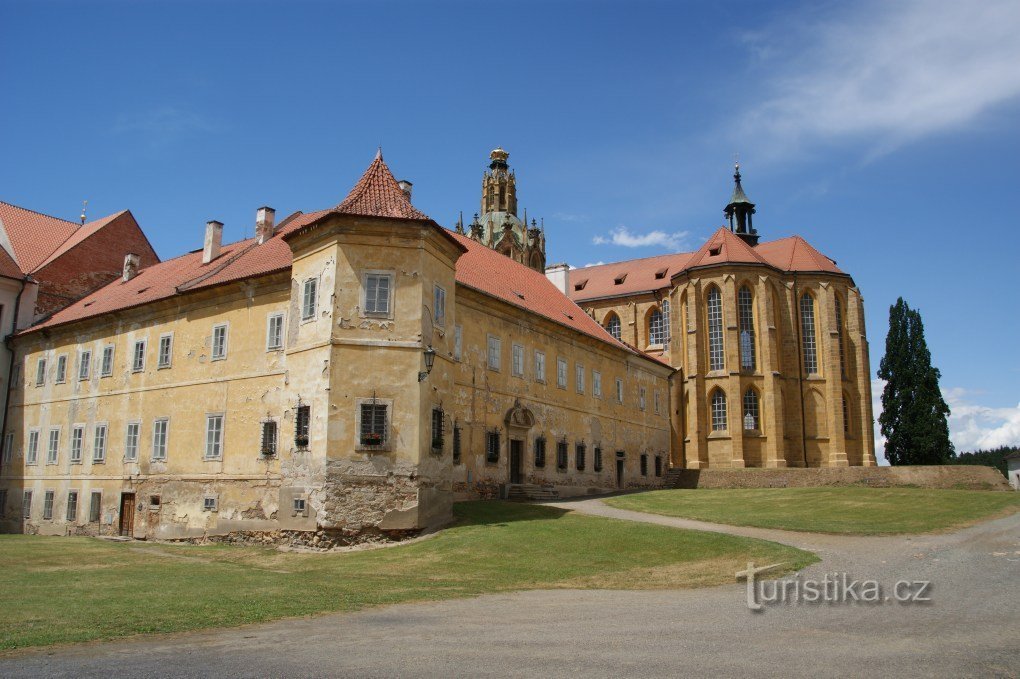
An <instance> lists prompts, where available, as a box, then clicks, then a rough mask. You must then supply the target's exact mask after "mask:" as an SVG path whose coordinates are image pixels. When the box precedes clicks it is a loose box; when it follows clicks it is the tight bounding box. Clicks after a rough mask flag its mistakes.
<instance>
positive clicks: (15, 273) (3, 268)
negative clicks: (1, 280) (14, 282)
mask: <svg viewBox="0 0 1020 679" xmlns="http://www.w3.org/2000/svg"><path fill="white" fill-rule="evenodd" d="M0 276H6V277H7V278H17V279H21V278H22V277H23V276H24V274H22V273H21V269H19V268H18V263H17V262H15V261H14V258H13V257H11V253H9V252H7V250H6V249H4V248H2V247H0Z"/></svg>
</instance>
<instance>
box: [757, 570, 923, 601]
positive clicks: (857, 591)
mask: <svg viewBox="0 0 1020 679" xmlns="http://www.w3.org/2000/svg"><path fill="white" fill-rule="evenodd" d="M784 565H785V564H781V563H774V564H771V565H769V566H756V565H755V564H754V562H749V563H748V564H747V570H743V571H740V572H739V573H737V581H738V582H739V581H741V580H745V581H746V582H747V607H748V608H749V609H751V610H752V611H762V610H764V609H765V606H766V605H772V604H793V605H797V604H828V605H832V604H884V603H890V602H892V603H898V604H927V603H931V596H930V592H931V581H929V580H897V581H896V583H895V584H894V585H893V586H892V588H891V590H887V589H886V588H884V587H883V586H882V583H880V582H879V581H877V580H854V579H852V578H851V577H850V576H849V575H847V574H846V573H839V572H835V571H834V572H832V573H826V574H825V575H824V576H822V578H821V579H820V580H817V579H811V578H802V577H801V575H800V573H797V574H796V575H795V576H794V577H793V578H788V579H785V580H763V579H760V578H758V576H759V575H764V574H766V573H768V572H770V571H773V570H775V569H777V568H779V567H781V566H784ZM890 591H891V593H890Z"/></svg>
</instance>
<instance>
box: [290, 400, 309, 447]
mask: <svg viewBox="0 0 1020 679" xmlns="http://www.w3.org/2000/svg"><path fill="white" fill-rule="evenodd" d="M311 421H312V407H311V406H306V405H300V403H299V404H298V407H297V414H296V416H295V418H294V446H295V447H297V448H299V449H304V448H307V447H308V430H309V427H310V425H311Z"/></svg>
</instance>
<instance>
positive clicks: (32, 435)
mask: <svg viewBox="0 0 1020 679" xmlns="http://www.w3.org/2000/svg"><path fill="white" fill-rule="evenodd" d="M37 462H39V430H38V429H34V430H32V431H30V432H28V445H27V446H26V447H25V464H36V463H37Z"/></svg>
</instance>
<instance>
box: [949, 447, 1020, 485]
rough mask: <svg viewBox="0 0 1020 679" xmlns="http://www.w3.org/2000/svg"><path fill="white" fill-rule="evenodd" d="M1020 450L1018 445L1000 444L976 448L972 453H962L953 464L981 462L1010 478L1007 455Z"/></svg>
mask: <svg viewBox="0 0 1020 679" xmlns="http://www.w3.org/2000/svg"><path fill="white" fill-rule="evenodd" d="M1017 452H1020V448H1018V447H1016V446H999V447H998V448H992V449H991V450H975V451H974V452H972V453H960V454H959V455H957V456H956V457H955V458H954V459H953V464H980V465H984V466H986V467H995V468H996V469H998V470H999V471H1000V472H1002V475H1003V476H1005V477H1006V478H1009V472H1008V470H1007V468H1006V467H1007V466H1006V456H1007V455H1009V454H1010V453H1017Z"/></svg>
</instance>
